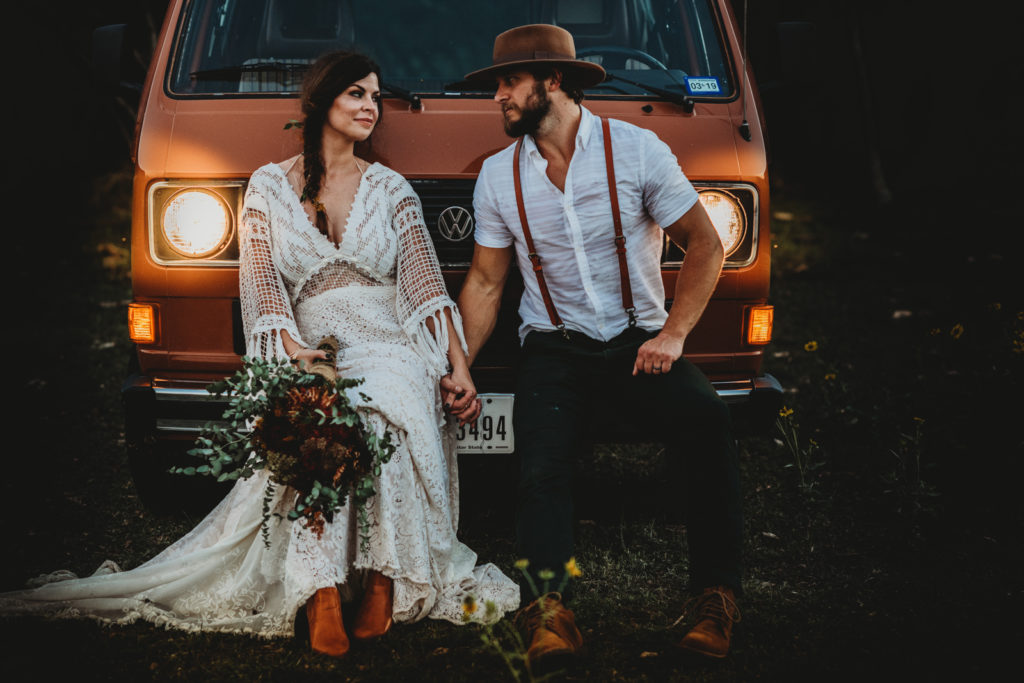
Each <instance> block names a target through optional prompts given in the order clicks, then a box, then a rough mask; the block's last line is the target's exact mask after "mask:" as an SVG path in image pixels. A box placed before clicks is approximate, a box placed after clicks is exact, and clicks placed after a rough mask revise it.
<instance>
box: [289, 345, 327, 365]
mask: <svg viewBox="0 0 1024 683" xmlns="http://www.w3.org/2000/svg"><path fill="white" fill-rule="evenodd" d="M288 357H289V358H290V359H291V361H292V363H294V364H295V365H296V367H298V368H299V370H308V369H309V367H310V366H311V365H313V361H315V360H320V359H326V358H327V352H325V351H318V350H317V349H307V348H305V347H299V348H298V349H297V350H296V351H294V352H293V353H290V354H288Z"/></svg>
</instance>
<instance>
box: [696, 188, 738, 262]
mask: <svg viewBox="0 0 1024 683" xmlns="http://www.w3.org/2000/svg"><path fill="white" fill-rule="evenodd" d="M700 203H701V204H703V205H704V210H705V211H707V212H708V217H709V218H711V223H712V224H713V225H714V226H715V230H717V231H718V236H719V237H720V238H721V239H722V247H724V248H725V255H726V256H728V255H730V254H731V253H733V252H734V251H736V249H737V248H738V247H739V246H740V242H742V241H743V235H744V234H745V233H746V231H747V216H746V214H745V213H744V211H743V206H742V205H741V204H740V203H739V202H738V201H737V200H736V198H735V197H733V196H732V195H731V194H729V193H728V192H723V191H721V190H702V191H701V193H700Z"/></svg>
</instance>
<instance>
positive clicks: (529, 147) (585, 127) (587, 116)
mask: <svg viewBox="0 0 1024 683" xmlns="http://www.w3.org/2000/svg"><path fill="white" fill-rule="evenodd" d="M595 121H597V117H596V116H594V115H593V114H592V113H590V110H589V109H587V108H586V107H584V106H583V105H582V104H581V105H580V127H579V128H578V129H577V130H576V149H579V150H584V151H586V149H587V145H588V144H589V143H590V140H591V138H592V137H593V135H594V129H595V128H596V127H597V124H596V123H595ZM524 137H525V138H526V139H525V140H523V145H524V146H525V147H526V153H527V154H536V155H538V156H539V155H540V150H539V149H537V141H536V140H534V139H533V136H532V135H526V136H524Z"/></svg>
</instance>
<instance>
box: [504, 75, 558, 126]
mask: <svg viewBox="0 0 1024 683" xmlns="http://www.w3.org/2000/svg"><path fill="white" fill-rule="evenodd" d="M549 111H551V100H550V99H549V98H548V92H547V90H545V89H544V83H542V82H539V81H538V82H537V85H536V86H534V89H533V93H532V94H531V96H530V97H528V98H526V106H525V107H523V108H522V109H520V110H519V120H518V121H509V120H508V118H505V133H506V134H507V135H508V136H509V137H510V138H518V137H522V136H523V135H533V134H534V133H536V132H537V129H538V128H540V122H541V121H543V120H544V117H545V116H547V115H548V112H549Z"/></svg>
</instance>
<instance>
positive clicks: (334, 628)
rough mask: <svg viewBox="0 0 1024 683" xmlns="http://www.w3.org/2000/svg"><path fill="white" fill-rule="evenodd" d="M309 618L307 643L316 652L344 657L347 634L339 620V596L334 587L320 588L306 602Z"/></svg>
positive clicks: (346, 650) (346, 649)
mask: <svg viewBox="0 0 1024 683" xmlns="http://www.w3.org/2000/svg"><path fill="white" fill-rule="evenodd" d="M306 619H308V620H309V644H310V646H311V647H312V648H313V649H314V650H315V651H317V652H321V653H323V654H325V655H330V656H331V657H344V656H345V653H347V652H348V646H349V643H348V635H347V634H346V633H345V624H344V623H343V622H342V620H341V596H340V595H339V594H338V589H337V588H335V587H333V586H332V587H330V588H321V589H320V590H318V591H317V592H316V593H314V594H313V597H311V598H310V599H309V601H308V602H307V603H306Z"/></svg>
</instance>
